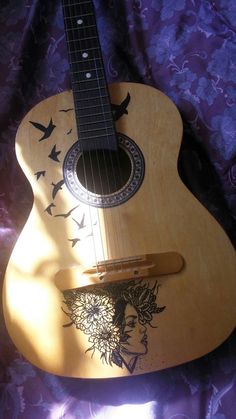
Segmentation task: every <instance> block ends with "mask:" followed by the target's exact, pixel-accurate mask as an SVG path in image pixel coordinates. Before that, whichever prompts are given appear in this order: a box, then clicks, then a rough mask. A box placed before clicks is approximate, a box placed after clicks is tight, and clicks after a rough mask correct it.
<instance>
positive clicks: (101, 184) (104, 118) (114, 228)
mask: <svg viewBox="0 0 236 419" xmlns="http://www.w3.org/2000/svg"><path fill="white" fill-rule="evenodd" d="M84 3H89V2H83V3H81V4H84ZM81 4H79V3H73V4H71V5H68V6H69V7H73V12H74V15H75V14H76V10H77V9H76V7H77V6H80V5H81ZM91 6H92V7H93V4H92V2H91ZM80 9H81V8H80ZM70 12H71V10H69V14H70V23H71V27H72V28H73V29H72V31H73V33H74V25H73V17H72V15H71V13H70ZM94 13H95V11H94ZM76 17H77V16H76ZM78 17H79V16H78ZM81 18H83V16H82V10H81ZM92 20H93V19H92ZM91 27H95V30H96V21H95V15H94V24H93V25H92V26H91ZM86 30H87V31H89V27H88V26H86ZM80 31H81V33H84V31H85V30H84V28H83V27H82V28H81V29H80ZM91 35H92V33H91ZM87 36H88V33H87ZM97 38H98V42H99V37H98V34H97ZM70 42H73V43H74V49H73V53H75V54H76V53H77V52H79V53H80V54H82V50H81V49H80V51H77V49H76V48H75V40H74V39H73V41H70ZM68 43H69V42H68ZM84 43H85V44H86V39H85V41H84ZM98 46H99V48H98V49H97V52H98V57H93V62H94V67H95V72H96V76H97V77H98V76H99V75H98V68H97V64H96V60H100V62H101V63H102V67H103V72H104V81H105V87H106V78H105V70H104V66H103V59H102V56H101V50H100V45H98ZM76 61H77V60H76ZM85 63H86V60H85ZM98 92H99V97H100V104H101V105H100V107H101V108H102V114H103V120H104V125H105V127H106V124H105V122H106V116H105V109H104V106H105V105H103V101H102V92H101V86H100V84H99V82H98ZM108 99H109V103H110V97H109V91H108ZM111 116H112V114H111ZM106 131H107V127H106ZM107 142H108V144H109V143H110V139H109V133H108V131H107ZM108 148H109V147H108ZM96 157H97V167H98V176H99V178H100V186H101V193H102V195H103V182H102V176H101V169H100V161H99V159H98V155H97V152H96ZM109 157H110V159H111V162H112V152H111V151H110V148H109ZM82 158H83V153H82ZM89 158H90V167H91V175H92V182H93V185H94V187H95V176H94V170H93V164H92V158H91V153H90V152H89ZM116 158H117V160H118V172H119V176H120V178H121V179H122V177H123V176H122V171H121V165H120V159H119V157H118V153H117V154H116ZM103 159H104V165H105V154H104V151H103ZM111 167H112V176H113V180H114V185H115V188H116V189H117V182H116V175H115V172H114V168H113V165H112V164H111ZM84 170H85V172H86V168H85V164H84ZM105 172H106V177H107V185H108V193H109V194H110V193H111V186H110V182H109V174H108V171H107V168H106V165H105ZM84 176H85V183H86V188H87V189H88V180H87V173H84ZM98 211H99V210H98V209H97V215H98V223H99V229H100V237H102V236H101V223H100V217H99V212H98ZM108 211H109V212H110V211H111V210H110V209H106V210H105V211H103V218H104V224H105V227H106V224H107V223H106V213H107V212H108ZM89 212H90V219H91V226H92V230H93V223H92V217H91V207H90V205H89ZM116 213H117V215H118V217H117V218H118V219H121V217H120V211H119V209H118V208H117V210H116ZM118 224H119V225H121V223H120V222H119V223H118ZM113 230H114V233H115V231H116V234H113V240H114V239H115V237H116V238H117V240H118V237H120V239H121V240H120V242H122V241H124V238H123V235H122V234H119V236H118V226H117V225H116V223H115V225H114V222H113ZM110 233H111V232H110ZM107 235H108V231H107V228H105V237H106V243H109V242H108V238H107ZM110 235H111V234H110ZM120 242H119V240H118V241H117V248H119V247H120V245H121V243H120ZM93 246H94V252H95V259H96V265H97V270H98V260H97V255H96V244H95V239H94V236H93ZM109 252H110V249H109V246H108V248H107V253H108V258H109V256H110V257H111V256H112V255H109ZM102 253H103V259H104V260H105V252H104V246H103V241H102ZM120 254H122V253H121V251H120ZM105 266H106V265H105ZM121 268H122V266H121Z"/></svg>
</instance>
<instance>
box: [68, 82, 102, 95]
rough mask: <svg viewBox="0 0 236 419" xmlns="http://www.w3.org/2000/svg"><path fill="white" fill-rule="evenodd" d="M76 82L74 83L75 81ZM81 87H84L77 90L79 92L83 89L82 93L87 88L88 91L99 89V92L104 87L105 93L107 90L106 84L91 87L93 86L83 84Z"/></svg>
mask: <svg viewBox="0 0 236 419" xmlns="http://www.w3.org/2000/svg"><path fill="white" fill-rule="evenodd" d="M73 84H74V83H73ZM78 84H79V82H78ZM81 87H83V89H82V88H81V89H79V90H76V91H77V92H80V91H81V93H83V92H84V91H85V90H86V92H93V91H95V92H96V91H98V92H100V91H101V90H102V89H104V90H105V91H104V93H105V92H106V85H104V86H102V85H99V86H97V87H91V88H88V87H84V86H81Z"/></svg>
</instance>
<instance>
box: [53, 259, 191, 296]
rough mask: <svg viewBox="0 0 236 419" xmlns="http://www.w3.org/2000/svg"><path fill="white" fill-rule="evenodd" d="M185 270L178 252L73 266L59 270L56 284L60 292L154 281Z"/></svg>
mask: <svg viewBox="0 0 236 419" xmlns="http://www.w3.org/2000/svg"><path fill="white" fill-rule="evenodd" d="M183 267H184V259H183V257H182V256H181V255H180V254H179V253H177V252H166V253H151V254H147V255H141V256H137V257H131V258H123V259H113V260H107V261H100V262H98V263H97V265H95V266H93V267H91V268H89V269H83V268H82V267H81V266H80V267H73V268H68V269H63V270H60V271H59V272H58V273H57V274H56V276H55V283H56V285H57V287H58V288H59V289H61V290H65V289H71V288H78V287H84V286H89V285H97V284H104V283H112V282H118V281H127V280H134V279H141V278H142V279H143V278H146V279H148V278H153V277H157V276H161V275H171V274H176V273H179V272H180V271H181V270H182V269H183Z"/></svg>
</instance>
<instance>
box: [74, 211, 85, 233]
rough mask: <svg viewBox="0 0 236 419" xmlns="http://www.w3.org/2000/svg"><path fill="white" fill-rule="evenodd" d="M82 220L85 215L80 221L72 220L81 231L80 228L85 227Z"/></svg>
mask: <svg viewBox="0 0 236 419" xmlns="http://www.w3.org/2000/svg"><path fill="white" fill-rule="evenodd" d="M84 219H85V214H83V216H82V219H81V221H80V222H79V221H77V220H75V219H74V218H72V220H73V221H74V222H75V223H76V224H77V226H78V228H79V230H81V229H82V228H84V227H86V225H85V223H84Z"/></svg>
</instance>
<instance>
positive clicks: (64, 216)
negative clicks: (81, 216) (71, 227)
mask: <svg viewBox="0 0 236 419" xmlns="http://www.w3.org/2000/svg"><path fill="white" fill-rule="evenodd" d="M78 207H79V205H76V207H74V208H72V209H71V210H70V211H68V212H66V213H65V214H56V215H54V217H62V218H68V217H69V216H70V215H71V214H72V212H73V211H75V210H76V208H78Z"/></svg>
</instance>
